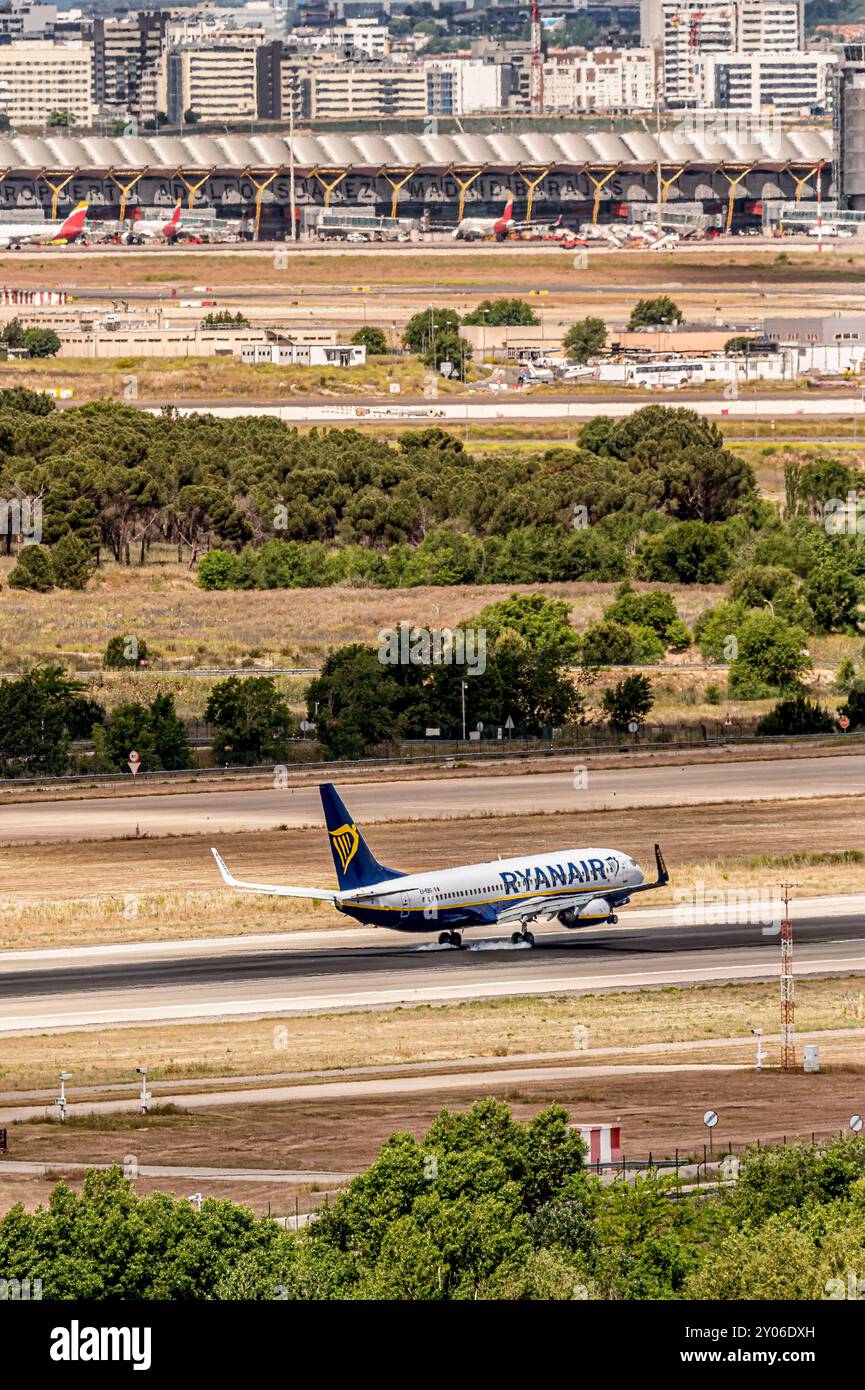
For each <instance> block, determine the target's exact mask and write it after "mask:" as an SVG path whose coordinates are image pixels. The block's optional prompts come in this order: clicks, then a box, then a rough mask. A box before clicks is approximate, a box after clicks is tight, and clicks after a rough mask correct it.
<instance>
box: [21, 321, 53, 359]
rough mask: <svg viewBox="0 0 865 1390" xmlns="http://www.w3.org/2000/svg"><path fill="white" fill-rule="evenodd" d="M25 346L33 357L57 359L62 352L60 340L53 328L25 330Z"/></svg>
mask: <svg viewBox="0 0 865 1390" xmlns="http://www.w3.org/2000/svg"><path fill="white" fill-rule="evenodd" d="M23 345H24V347H26V349H27V351H28V352H29V353H30V356H31V357H56V356H57V353H58V352H59V351H60V339H59V338H58V336H57V334H56V333H55V332H54V330H53V328H27V329H25V331H24V344H23Z"/></svg>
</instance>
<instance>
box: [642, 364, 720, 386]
mask: <svg viewBox="0 0 865 1390" xmlns="http://www.w3.org/2000/svg"><path fill="white" fill-rule="evenodd" d="M705 381H706V364H705V362H701V361H699V360H698V359H695V358H693V357H668V358H665V359H663V360H660V361H657V362H629V363H628V364H627V366H626V367H625V385H626V386H703V385H704V384H705Z"/></svg>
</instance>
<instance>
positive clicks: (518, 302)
mask: <svg viewBox="0 0 865 1390" xmlns="http://www.w3.org/2000/svg"><path fill="white" fill-rule="evenodd" d="M463 323H470V324H478V323H484V324H488V325H489V327H491V328H502V327H519V326H524V325H527V324H537V323H540V319H539V318H538V316H537V314H536V313H535V311H534V309H533V308H532V306H531V304H527V303H526V301H525V300H524V299H482V300H481V302H480V304H478V306H477V308H476V309H472V311H471V312H470V313H468V314H463Z"/></svg>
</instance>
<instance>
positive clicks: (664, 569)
mask: <svg viewBox="0 0 865 1390" xmlns="http://www.w3.org/2000/svg"><path fill="white" fill-rule="evenodd" d="M730 560H731V551H730V545H729V542H728V541H727V538H726V536H725V535H724V532H723V530H722V529H721V528H720V527H719V526H711V525H707V524H706V523H705V522H702V521H681V522H679V524H678V525H677V526H667V527H666V528H665V529H664V530H663V531H661V532H659V533H658V535H656V536H650V537H649V538H648V539H647V540H646V541H645V542H644V543H643V547H642V550H641V553H640V557H639V562H638V573H639V575H640V578H641V579H649V580H653V579H654V580H660V581H661V582H662V583H666V584H676V583H678V584H721V583H723V581H724V580H725V579H726V578H727V575H728V573H729V571H730Z"/></svg>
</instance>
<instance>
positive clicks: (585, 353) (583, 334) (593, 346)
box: [562, 315, 607, 362]
mask: <svg viewBox="0 0 865 1390" xmlns="http://www.w3.org/2000/svg"><path fill="white" fill-rule="evenodd" d="M606 341H607V325H606V324H605V323H604V320H603V319H598V318H593V317H592V316H591V315H589V316H588V318H584V319H578V321H577V322H576V323H575V324H572V325H571V327H570V328H569V329H568V331H567V333H566V334H565V336H564V338H563V339H562V346H563V347H564V349H565V351H566V352H567V354H568V356H569V357H570V358H572V359H573V361H575V362H588V360H589V358H590V357H595V356H597V354H598V353H599V352H603V350H604V344H605V343H606Z"/></svg>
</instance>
